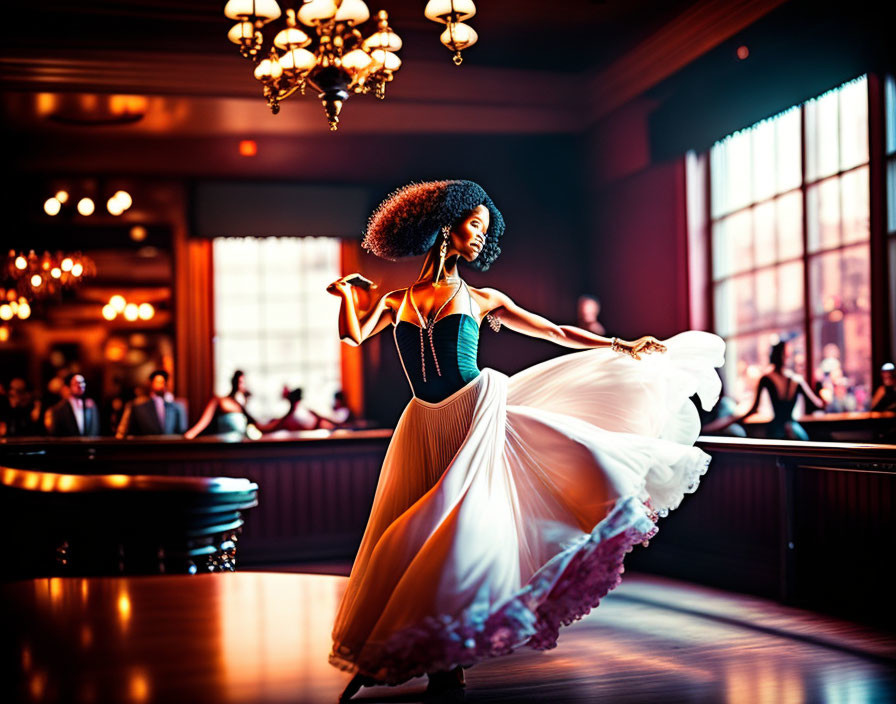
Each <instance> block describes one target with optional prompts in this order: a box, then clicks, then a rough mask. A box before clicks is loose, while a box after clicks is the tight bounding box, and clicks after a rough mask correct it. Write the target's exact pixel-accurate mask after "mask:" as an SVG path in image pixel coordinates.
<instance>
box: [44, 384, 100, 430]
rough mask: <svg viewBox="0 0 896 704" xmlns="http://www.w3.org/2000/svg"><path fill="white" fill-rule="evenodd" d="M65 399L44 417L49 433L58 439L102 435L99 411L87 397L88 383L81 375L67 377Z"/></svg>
mask: <svg viewBox="0 0 896 704" xmlns="http://www.w3.org/2000/svg"><path fill="white" fill-rule="evenodd" d="M64 388H65V389H67V391H68V393H66V394H64V397H63V399H62V400H61V401H60V402H59V403H57V404H56V405H54V406H53V407H52V408H50V409H49V410H47V413H46V415H45V417H44V419H45V422H46V425H47V432H48V433H49V434H50V435H55V436H57V437H67V436H76V435H81V436H87V435H99V434H100V414H99V409H98V408H97V406H96V404H95V403H94V401H93V399H92V398H88V397H87V381H86V380H85V379H84V375H83V374H80V373H73V374H69V375H68V376H66V377H65V387H64Z"/></svg>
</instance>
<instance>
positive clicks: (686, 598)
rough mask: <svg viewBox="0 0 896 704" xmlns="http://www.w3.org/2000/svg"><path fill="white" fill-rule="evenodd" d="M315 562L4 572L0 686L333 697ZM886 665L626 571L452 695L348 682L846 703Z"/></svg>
mask: <svg viewBox="0 0 896 704" xmlns="http://www.w3.org/2000/svg"><path fill="white" fill-rule="evenodd" d="M317 571H318V573H317V574H297V573H268V572H241V573H236V574H224V575H201V576H195V577H187V576H168V577H140V578H122V579H116V578H90V579H80V578H65V579H62V578H54V579H39V580H33V581H27V582H16V583H10V584H4V585H2V586H0V598H2V604H3V606H2V610H3V631H4V633H3V640H4V641H5V645H7V646H10V645H11V646H12V647H13V648H14V650H15V657H14V658H13V659H12V660H9V659H6V661H5V667H8V666H9V665H12V666H13V669H14V673H13V674H14V676H13V678H12V681H13V682H14V683H15V684H14V686H13V687H11V688H10V687H4V691H5V694H4V701H9V700H8V699H6V696H7V694H6V693H14V696H15V698H16V700H17V701H35V702H42V701H43V702H47V701H66V702H67V701H72V702H169V701H170V702H200V701H202V702H335V701H336V699H337V696H338V694H339V692H340V691H341V690H342V688H343V687H344V686H345V684H346V682H347V681H348V679H349V677H348V675H347V674H345V673H342V672H340V671H338V670H336V669H334V668H333V667H331V666H329V665H328V664H327V653H328V651H329V647H330V640H329V633H330V626H331V624H332V621H333V615H334V611H335V609H336V606H337V604H338V601H339V598H340V596H341V593H342V590H343V589H344V586H345V581H346V580H345V577H343V576H338V575H333V574H323V573H321V572H327V571H330V572H333V571H335V572H339V571H341V570H340V569H339V568H338V567H336V568H329V567H326V566H325V567H321V568H318V569H317ZM882 607H884V605H882ZM4 650H6V651H7V652H8V650H7V649H6V648H4ZM894 665H896V637H894V635H893V634H887V633H882V632H876V631H874V630H872V629H870V628H868V627H862V626H857V625H854V624H850V623H846V622H842V621H836V620H833V619H831V618H828V617H823V616H819V615H817V614H814V613H810V612H806V611H800V610H796V609H790V608H785V607H782V606H780V605H777V604H775V603H772V602H768V601H764V600H762V599H757V598H753V597H745V596H741V595H733V594H730V593H726V592H719V591H715V590H711V589H706V588H703V587H697V586H694V585H690V584H686V583H682V582H674V581H671V580H665V579H660V578H656V577H651V576H647V575H636V574H626V575H625V580H624V582H623V584H622V585H621V586H620V587H618V588H617V589H616V590H615V591H613V592H611V594H610V595H609V596H608V597H606V598H605V599H604V601H603V602H602V603H601V605H600V607H599V608H598V609H596V610H594V611H593V612H592V613H591V614H590V615H589V616H587V617H586V618H585V619H583V620H582V621H579V622H577V623H575V624H573V625H572V626H570V627H568V628H566V629H565V630H564V631H562V632H561V638H560V643H559V645H558V647H557V648H555V649H554V650H551V651H548V652H535V651H530V650H528V649H523V650H521V651H519V652H517V653H514V654H512V655H509V656H505V657H503V658H497V659H495V660H492V661H489V662H485V663H482V664H480V665H477V666H476V667H474V668H472V669H470V670H468V671H467V688H466V691H465V692H464V693H462V694H459V695H441V696H438V697H436V696H431V697H428V698H427V697H426V696H425V695H424V688H425V684H426V680H425V679H417V680H413V681H411V682H408V683H406V684H404V685H402V686H400V687H379V688H371V689H363V690H361V692H360V693H359V694H358V695H356V697H355V698H356V699H357V700H359V701H367V702H375V701H376V702H416V701H465V702H532V703H535V702H538V703H543V702H550V703H551V704H560V703H561V702H612V703H620V702H621V703H628V702H639V703H640V702H728V703H731V704H741V703H743V704H797V703H803V702H805V703H814V702H830V703H832V704H852V703H853V702H855V703H857V704H858V703H864V702H887V701H896V675H894ZM4 679H5V680H6V682H9V681H10V680H8V679H6V678H4Z"/></svg>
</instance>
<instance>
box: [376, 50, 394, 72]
mask: <svg viewBox="0 0 896 704" xmlns="http://www.w3.org/2000/svg"><path fill="white" fill-rule="evenodd" d="M370 56H371V58H372V59H373V60H374V61H375V62H376V63H378V64H380V65H381V66H382V67H383V68H384V69H386V70H387V71H397V70H398V69H399V68H401V59H399V58H398V56H397V55H396V54H393V53H392V52H391V51H385V50H383V49H376V50H375V51H372V52H370Z"/></svg>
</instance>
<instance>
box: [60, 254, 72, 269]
mask: <svg viewBox="0 0 896 704" xmlns="http://www.w3.org/2000/svg"><path fill="white" fill-rule="evenodd" d="M73 264H74V262H73V261H72V260H71V258H69V257H66V258H65V259H63V260H62V264H60V266H61V267H62V270H63V271H71V270H72V265H73Z"/></svg>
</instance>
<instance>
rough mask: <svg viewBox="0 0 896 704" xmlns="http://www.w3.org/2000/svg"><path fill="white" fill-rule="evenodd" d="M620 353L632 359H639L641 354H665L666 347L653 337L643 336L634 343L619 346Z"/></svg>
mask: <svg viewBox="0 0 896 704" xmlns="http://www.w3.org/2000/svg"><path fill="white" fill-rule="evenodd" d="M621 347H622V351H623V352H625V353H626V354H628V355H630V356H631V357H632V358H633V359H641V353H642V352H643V353H645V354H650V353H651V352H665V351H666V346H665V345H664V344H663V343H662V342H660V341H659V340H657V339H656V338H655V337H652V336H650V335H645V336H644V337H639V338H638V339H637V340H635V341H634V342H625V343H622V345H621Z"/></svg>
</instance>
